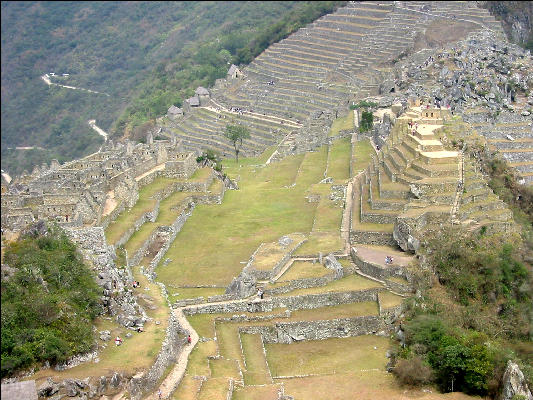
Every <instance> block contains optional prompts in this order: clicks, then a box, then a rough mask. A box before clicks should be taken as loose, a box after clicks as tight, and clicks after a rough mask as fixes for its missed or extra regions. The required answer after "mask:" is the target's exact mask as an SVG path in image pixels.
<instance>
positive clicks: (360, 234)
mask: <svg viewBox="0 0 533 400" xmlns="http://www.w3.org/2000/svg"><path fill="white" fill-rule="evenodd" d="M357 243H359V244H373V245H379V246H393V247H395V246H396V245H397V244H396V241H395V240H394V238H393V237H392V233H388V232H364V231H350V244H351V245H352V246H353V245H355V244H357Z"/></svg>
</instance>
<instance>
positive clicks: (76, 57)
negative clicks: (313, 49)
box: [1, 1, 345, 175]
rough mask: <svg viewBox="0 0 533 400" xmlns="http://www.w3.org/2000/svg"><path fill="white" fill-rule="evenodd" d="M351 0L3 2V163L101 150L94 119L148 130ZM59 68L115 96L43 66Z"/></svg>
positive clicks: (120, 129)
mask: <svg viewBox="0 0 533 400" xmlns="http://www.w3.org/2000/svg"><path fill="white" fill-rule="evenodd" d="M343 3H345V2H339V1H319V2H307V1H306V2H297V1H273V2H214V1H206V2H203V1H202V2H134V3H123V2H2V4H1V8H2V16H1V18H2V21H1V22H2V25H1V32H2V42H1V44H2V82H1V84H2V91H1V95H2V99H1V100H2V111H1V113H2V128H1V129H2V132H1V140H2V168H3V169H4V170H7V171H8V172H9V173H11V174H13V175H17V174H19V173H21V172H22V170H24V169H27V170H29V171H30V172H31V168H32V167H33V166H34V165H40V164H42V163H43V162H49V161H50V160H51V159H53V158H57V159H58V160H59V161H60V162H63V161H66V160H70V159H73V158H76V157H80V156H82V155H86V154H89V153H90V152H93V151H96V150H97V149H98V146H99V145H100V144H101V143H102V140H103V139H102V137H100V136H98V135H97V134H96V133H95V132H94V131H93V130H92V129H91V128H90V127H89V126H88V124H87V121H88V120H90V119H96V124H97V125H98V126H100V127H101V128H102V129H104V130H105V131H108V132H111V133H112V134H114V135H115V136H122V135H126V136H130V135H134V136H137V137H139V136H140V134H141V133H142V132H143V131H145V130H146V129H147V128H148V127H149V126H150V124H153V121H154V118H155V117H157V116H161V115H163V114H164V113H165V112H166V110H167V108H168V107H169V106H170V105H172V104H175V105H178V106H179V105H181V104H182V101H183V99H185V98H186V97H189V96H190V95H192V93H193V91H194V89H195V88H196V87H197V86H200V85H202V86H206V87H208V86H210V85H212V84H213V83H214V81H215V80H216V79H217V78H221V77H224V76H225V74H226V72H227V69H228V67H229V65H230V64H231V63H232V62H236V63H240V62H249V61H250V60H251V57H254V56H256V55H257V54H259V53H260V52H261V51H262V50H264V49H265V48H266V46H268V45H269V44H270V43H273V42H274V41H276V40H279V39H281V38H283V37H285V36H287V35H288V34H289V33H291V32H293V31H295V30H296V29H298V28H299V27H300V26H302V25H303V24H305V23H307V22H310V21H312V20H313V19H315V18H317V17H319V16H320V15H323V14H324V13H327V12H331V11H333V10H334V9H335V8H336V7H338V6H339V5H340V4H343ZM52 71H53V72H56V73H57V74H62V73H69V74H70V76H69V77H59V78H53V81H54V82H57V83H62V84H66V85H70V86H76V87H82V88H88V89H92V90H96V91H99V92H103V93H107V94H109V96H106V95H103V94H90V93H87V92H83V91H78V90H70V89H64V88H59V87H57V86H50V87H49V86H47V85H46V84H45V83H44V82H43V81H42V80H41V79H40V76H42V75H43V74H45V73H48V72H52ZM15 146H37V147H41V148H42V149H39V148H35V149H33V150H17V151H16V150H13V149H12V148H13V147H15ZM10 148H11V149H10Z"/></svg>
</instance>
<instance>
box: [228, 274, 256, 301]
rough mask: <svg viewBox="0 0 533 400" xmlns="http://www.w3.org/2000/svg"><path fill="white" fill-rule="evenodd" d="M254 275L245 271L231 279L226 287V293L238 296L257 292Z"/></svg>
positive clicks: (246, 295)
mask: <svg viewBox="0 0 533 400" xmlns="http://www.w3.org/2000/svg"><path fill="white" fill-rule="evenodd" d="M255 285H256V278H255V276H253V275H251V274H249V273H248V272H246V271H242V272H241V274H240V275H239V276H238V277H236V278H233V281H231V283H230V284H229V286H228V287H227V288H226V294H233V295H237V296H239V297H248V296H251V295H252V294H254V293H256V292H257V288H256V286H255Z"/></svg>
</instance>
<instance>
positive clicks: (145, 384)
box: [128, 312, 186, 400]
mask: <svg viewBox="0 0 533 400" xmlns="http://www.w3.org/2000/svg"><path fill="white" fill-rule="evenodd" d="M185 334H186V332H185V331H184V330H183V329H182V327H181V326H180V324H179V322H178V319H177V318H176V316H175V315H174V313H173V312H171V313H170V317H169V320H168V327H167V330H166V335H165V339H164V340H163V343H162V346H161V350H160V351H159V354H158V355H157V358H156V360H155V362H154V363H153V364H152V366H151V367H150V369H149V370H148V371H147V372H145V373H144V374H143V375H142V376H141V377H139V378H137V377H133V378H132V379H131V380H130V382H129V385H128V390H129V392H130V394H131V398H132V399H134V400H138V399H141V397H142V396H143V394H146V393H148V392H150V391H152V390H154V389H155V387H156V385H157V383H158V382H159V380H160V379H161V378H162V376H163V374H164V372H165V371H166V369H167V367H169V366H171V365H173V364H175V363H176V360H177V357H178V354H179V352H180V350H181V349H182V347H183V343H184V340H183V339H180V337H182V338H184V337H185Z"/></svg>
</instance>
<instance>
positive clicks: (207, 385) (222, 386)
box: [198, 378, 229, 400]
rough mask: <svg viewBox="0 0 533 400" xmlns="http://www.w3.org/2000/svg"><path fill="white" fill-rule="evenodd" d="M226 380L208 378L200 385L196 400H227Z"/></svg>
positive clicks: (227, 385) (227, 387)
mask: <svg viewBox="0 0 533 400" xmlns="http://www.w3.org/2000/svg"><path fill="white" fill-rule="evenodd" d="M228 389H229V382H228V378H209V379H208V380H207V381H205V382H204V384H203V385H202V389H200V394H199V396H198V400H227V393H228Z"/></svg>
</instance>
